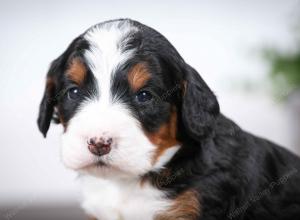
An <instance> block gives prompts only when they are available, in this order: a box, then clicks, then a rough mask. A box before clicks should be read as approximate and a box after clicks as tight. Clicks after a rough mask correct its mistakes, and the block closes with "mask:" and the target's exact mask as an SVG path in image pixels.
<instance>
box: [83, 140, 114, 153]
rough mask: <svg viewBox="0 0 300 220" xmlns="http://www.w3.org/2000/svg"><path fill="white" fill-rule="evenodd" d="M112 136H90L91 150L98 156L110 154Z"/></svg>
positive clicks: (89, 144)
mask: <svg viewBox="0 0 300 220" xmlns="http://www.w3.org/2000/svg"><path fill="white" fill-rule="evenodd" d="M111 144H112V138H107V139H105V138H90V139H89V141H88V148H89V151H90V152H91V153H92V154H94V155H96V156H103V155H105V154H108V153H109V152H110V150H111Z"/></svg>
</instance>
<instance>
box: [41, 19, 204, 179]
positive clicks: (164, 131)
mask: <svg viewBox="0 0 300 220" xmlns="http://www.w3.org/2000/svg"><path fill="white" fill-rule="evenodd" d="M185 65H186V64H184V61H183V60H182V59H181V58H180V56H179V55H178V53H177V52H176V50H175V49H174V48H173V47H172V46H171V45H170V44H169V42H168V41H167V40H166V39H165V38H163V37H162V36H161V35H160V34H159V33H157V32H155V31H154V30H152V29H150V28H148V27H146V26H144V25H141V24H140V23H137V22H133V21H130V20H115V21H110V22H105V23H101V24H98V25H97V26H94V27H92V28H90V29H89V30H88V31H87V32H85V33H84V34H83V35H81V36H79V37H78V38H76V39H75V40H74V41H73V42H72V43H71V45H70V46H69V47H68V49H67V50H66V51H65V52H64V53H63V54H62V55H61V56H60V57H59V58H57V59H56V60H54V61H53V63H52V65H51V67H50V70H49V73H48V75H47V83H46V90H45V95H44V98H43V100H42V103H41V106H40V116H39V119H38V124H39V128H40V130H41V131H42V132H43V133H44V135H46V133H47V130H48V128H49V125H50V120H51V118H52V117H53V116H54V118H55V120H56V121H57V122H60V123H62V125H63V126H64V133H63V135H62V150H61V152H62V159H63V162H64V163H65V165H66V166H67V167H70V168H72V169H76V170H80V169H85V168H89V167H99V169H100V168H101V167H102V168H103V167H106V168H107V167H109V168H112V169H117V170H121V171H123V172H126V173H130V174H134V175H142V174H145V173H147V172H148V171H150V170H154V169H159V168H161V167H162V166H164V165H165V164H166V163H167V162H168V161H169V160H170V159H171V158H172V156H173V155H174V154H175V153H176V152H177V151H178V149H179V148H180V145H181V144H180V141H179V139H180V138H178V130H179V124H181V121H184V120H185V119H183V118H182V116H179V115H181V114H183V113H182V111H190V110H191V109H190V108H188V109H185V108H184V107H183V106H182V105H183V104H182V102H183V100H182V95H183V93H189V90H188V89H187V88H186V87H187V86H186V83H187V81H188V79H186V77H184V71H186V68H187V67H186V66H185ZM184 85H185V88H184ZM205 86H206V85H205V84H204V87H203V88H206V87H205ZM183 90H184V91H183ZM187 95H188V94H187ZM182 107H183V108H182ZM188 114H191V112H189V113H188ZM183 123H184V122H183ZM188 126H189V125H186V127H187V129H188ZM191 129H193V128H191ZM194 129H195V127H194ZM200 129H202V128H200ZM198 130H199V129H198ZM198 130H197V131H194V132H196V133H197V135H198V134H199V132H202V130H201V131H200V130H199V131H198ZM192 132H193V131H192ZM183 133H184V132H183ZM191 135H193V134H191ZM200 135H201V134H200Z"/></svg>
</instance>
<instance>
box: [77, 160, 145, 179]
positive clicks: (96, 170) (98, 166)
mask: <svg viewBox="0 0 300 220" xmlns="http://www.w3.org/2000/svg"><path fill="white" fill-rule="evenodd" d="M77 172H78V173H79V174H81V175H90V176H94V177H98V178H101V179H110V180H111V179H116V180H117V179H132V178H139V177H140V176H141V175H140V174H138V173H134V172H131V171H130V170H126V169H120V168H119V167H117V166H114V165H109V164H105V163H95V164H91V165H89V166H86V167H83V168H81V169H79V170H77Z"/></svg>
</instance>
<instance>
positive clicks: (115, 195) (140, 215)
mask: <svg viewBox="0 0 300 220" xmlns="http://www.w3.org/2000/svg"><path fill="white" fill-rule="evenodd" d="M81 180H82V185H83V203H82V207H83V208H84V209H85V211H86V212H87V213H88V214H89V215H92V216H93V217H96V218H97V219H98V220H141V219H143V220H152V219H154V217H155V215H156V214H157V213H159V212H161V211H164V210H166V209H167V208H168V207H169V205H170V201H168V200H167V199H166V198H165V197H164V193H163V192H162V191H159V190H157V189H156V188H154V187H152V186H151V185H150V184H148V183H145V184H143V185H141V184H140V182H139V181H138V180H133V179H107V178H99V177H92V176H82V177H81Z"/></svg>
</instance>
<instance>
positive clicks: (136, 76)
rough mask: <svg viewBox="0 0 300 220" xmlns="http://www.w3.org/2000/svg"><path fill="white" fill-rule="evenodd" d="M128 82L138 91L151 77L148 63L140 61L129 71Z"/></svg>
mask: <svg viewBox="0 0 300 220" xmlns="http://www.w3.org/2000/svg"><path fill="white" fill-rule="evenodd" d="M127 78H128V82H129V85H130V87H131V88H132V90H133V91H138V90H139V89H140V88H142V87H143V86H144V85H145V84H146V82H147V81H148V80H149V79H150V74H149V72H148V70H147V67H146V64H144V63H138V64H136V65H135V66H133V67H132V68H131V69H130V71H129V73H128V76H127Z"/></svg>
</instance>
